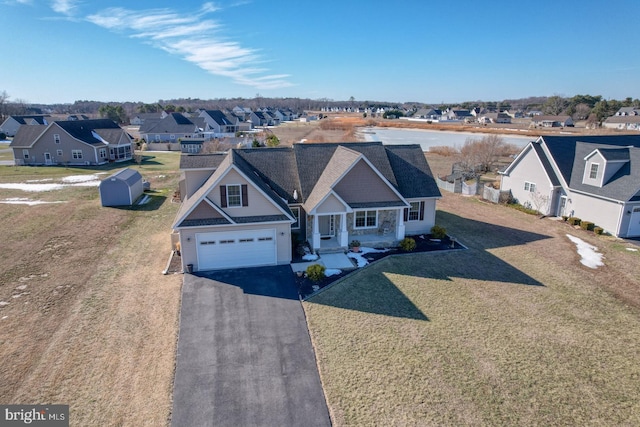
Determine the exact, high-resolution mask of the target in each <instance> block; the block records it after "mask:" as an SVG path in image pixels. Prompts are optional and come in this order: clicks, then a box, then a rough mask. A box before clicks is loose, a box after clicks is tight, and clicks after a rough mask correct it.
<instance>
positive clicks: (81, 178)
mask: <svg viewBox="0 0 640 427" xmlns="http://www.w3.org/2000/svg"><path fill="white" fill-rule="evenodd" d="M99 179H100V178H98V175H97V174H89V175H70V176H65V177H64V178H62V182H64V183H66V184H76V183H79V182H87V181H96V180H99Z"/></svg>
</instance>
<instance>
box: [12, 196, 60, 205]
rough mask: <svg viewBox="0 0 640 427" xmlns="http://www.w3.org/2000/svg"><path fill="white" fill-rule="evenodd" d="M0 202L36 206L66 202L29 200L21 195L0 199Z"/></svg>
mask: <svg viewBox="0 0 640 427" xmlns="http://www.w3.org/2000/svg"><path fill="white" fill-rule="evenodd" d="M0 203H5V204H8V205H29V206H36V205H47V204H52V203H67V202H45V201H43V200H31V199H25V198H21V197H12V198H9V199H4V200H0Z"/></svg>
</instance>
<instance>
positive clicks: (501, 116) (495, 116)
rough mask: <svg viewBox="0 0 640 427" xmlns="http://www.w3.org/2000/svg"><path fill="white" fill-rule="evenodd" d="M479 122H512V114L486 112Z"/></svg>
mask: <svg viewBox="0 0 640 427" xmlns="http://www.w3.org/2000/svg"><path fill="white" fill-rule="evenodd" d="M478 122H479V123H481V124H488V123H511V116H509V115H508V114H507V113H485V114H482V116H480V118H479V119H478Z"/></svg>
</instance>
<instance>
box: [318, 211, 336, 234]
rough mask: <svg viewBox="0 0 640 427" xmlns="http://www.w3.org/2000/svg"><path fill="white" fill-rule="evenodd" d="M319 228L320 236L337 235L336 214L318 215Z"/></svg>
mask: <svg viewBox="0 0 640 427" xmlns="http://www.w3.org/2000/svg"><path fill="white" fill-rule="evenodd" d="M318 228H319V229H320V237H333V236H335V234H336V232H335V216H334V215H321V216H318Z"/></svg>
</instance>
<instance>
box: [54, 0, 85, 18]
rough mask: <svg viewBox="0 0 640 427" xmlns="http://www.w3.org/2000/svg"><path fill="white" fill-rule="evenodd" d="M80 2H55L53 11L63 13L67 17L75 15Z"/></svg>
mask: <svg viewBox="0 0 640 427" xmlns="http://www.w3.org/2000/svg"><path fill="white" fill-rule="evenodd" d="M79 3H80V1H78V0H53V1H52V2H51V9H53V11H54V12H57V13H61V14H63V15H66V16H71V15H74V13H75V10H76V9H77V7H78V4H79Z"/></svg>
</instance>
